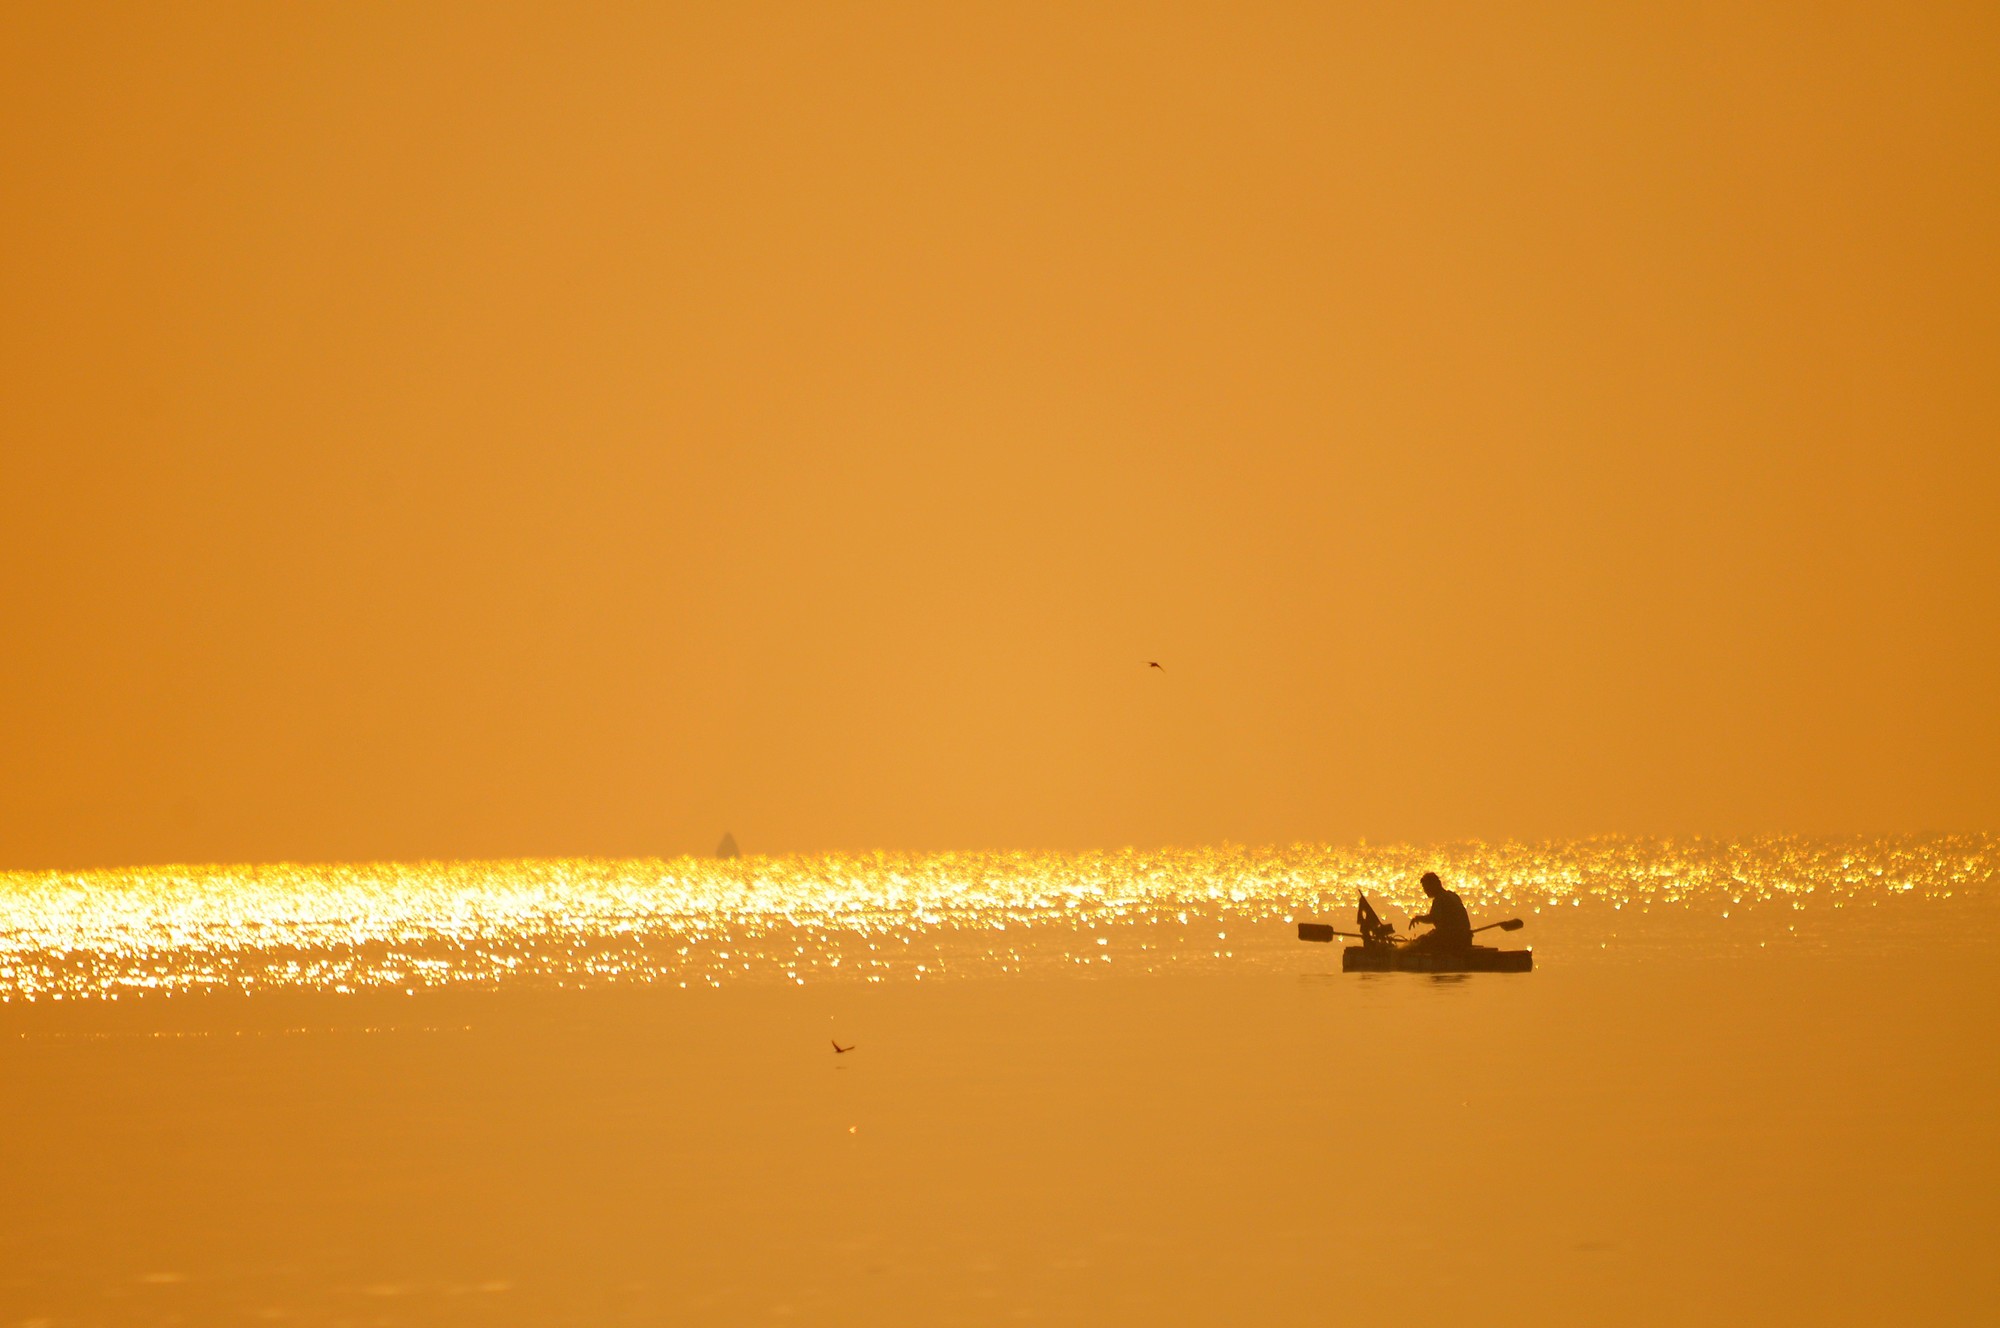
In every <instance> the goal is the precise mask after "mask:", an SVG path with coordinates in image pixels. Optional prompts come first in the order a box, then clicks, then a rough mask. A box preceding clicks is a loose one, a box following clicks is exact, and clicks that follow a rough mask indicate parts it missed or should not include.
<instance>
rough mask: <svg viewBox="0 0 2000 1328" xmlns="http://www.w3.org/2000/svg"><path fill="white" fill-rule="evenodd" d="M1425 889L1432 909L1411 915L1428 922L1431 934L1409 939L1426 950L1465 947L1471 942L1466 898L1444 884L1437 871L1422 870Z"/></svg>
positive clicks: (1414, 921) (1415, 922)
mask: <svg viewBox="0 0 2000 1328" xmlns="http://www.w3.org/2000/svg"><path fill="white" fill-rule="evenodd" d="M1423 887H1424V893H1425V894H1427V895H1429V896H1430V897H1431V911H1430V912H1428V913H1424V914H1421V915H1419V916H1417V917H1414V918H1411V919H1410V925H1411V926H1412V927H1414V926H1416V925H1417V924H1418V923H1419V922H1428V923H1430V924H1431V930H1430V934H1429V935H1427V936H1419V937H1417V939H1416V940H1414V941H1412V942H1410V944H1411V945H1415V946H1421V947H1422V948H1424V949H1426V950H1465V949H1469V948H1471V946H1472V919H1471V918H1470V917H1468V916H1466V912H1465V901H1464V900H1462V899H1460V898H1459V897H1458V896H1457V895H1455V894H1453V893H1452V892H1451V891H1449V890H1447V889H1445V888H1444V882H1443V881H1440V880H1439V879H1438V874H1437V873H1436V872H1425V873H1424V879H1423Z"/></svg>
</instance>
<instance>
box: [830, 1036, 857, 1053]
mask: <svg viewBox="0 0 2000 1328" xmlns="http://www.w3.org/2000/svg"><path fill="white" fill-rule="evenodd" d="M832 1041H833V1054H834V1055H836V1056H839V1055H842V1054H844V1053H846V1052H850V1051H853V1050H854V1046H853V1044H852V1043H850V1044H848V1045H847V1046H845V1047H843V1046H841V1045H840V1042H839V1040H838V1039H832Z"/></svg>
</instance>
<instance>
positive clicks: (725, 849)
mask: <svg viewBox="0 0 2000 1328" xmlns="http://www.w3.org/2000/svg"><path fill="white" fill-rule="evenodd" d="M715 856H716V857H718V858H740V857H742V856H743V850H742V849H740V848H738V847H736V836H735V835H732V834H730V833H729V832H728V831H727V830H724V831H723V832H722V842H721V843H720V844H718V845H716V848H715Z"/></svg>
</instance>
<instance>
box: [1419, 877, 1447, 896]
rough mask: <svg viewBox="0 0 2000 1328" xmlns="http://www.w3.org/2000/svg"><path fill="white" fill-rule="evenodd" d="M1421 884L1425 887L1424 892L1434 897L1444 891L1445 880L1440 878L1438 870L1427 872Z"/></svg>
mask: <svg viewBox="0 0 2000 1328" xmlns="http://www.w3.org/2000/svg"><path fill="white" fill-rule="evenodd" d="M1420 884H1421V885H1422V886H1423V887H1424V893H1425V894H1427V895H1429V896H1430V897H1431V898H1432V899H1436V898H1437V897H1438V896H1439V895H1441V894H1443V893H1444V882H1443V881H1440V880H1439V879H1438V874H1437V873H1436V872H1425V873H1424V876H1423V880H1422V881H1421V882H1420Z"/></svg>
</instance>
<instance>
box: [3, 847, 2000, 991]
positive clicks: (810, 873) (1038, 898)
mask: <svg viewBox="0 0 2000 1328" xmlns="http://www.w3.org/2000/svg"><path fill="white" fill-rule="evenodd" d="M1995 849H1996V840H1995V838H1994V837H1992V836H1985V835H1975V836H1958V837H1949V838H1928V839H1883V840H1869V841H1858V840H1857V841H1806V840H1796V839H1763V840H1754V841H1740V842H1728V841H1709V840H1688V841H1632V840H1614V839H1606V840H1588V841H1578V842H1569V843H1557V844H1494V845H1489V844H1480V843H1466V844H1457V845H1451V846H1446V847H1443V848H1424V849H1418V848H1412V847H1407V846H1393V847H1381V848H1375V847H1368V846H1361V847H1347V848H1333V847H1327V846H1320V845H1296V846H1292V847H1289V848H1272V849H1245V848H1236V847H1228V846H1225V847H1220V848H1199V849H1177V850H1156V851H1140V850H1124V851H1119V852H1107V853H1083V854H1055V853H945V854H931V855H897V854H867V855H850V856H842V855H819V856H800V857H782V858H746V859H734V860H729V861H713V860H704V859H678V860H671V861H667V860H659V859H632V860H623V861H613V860H593V859H566V860H550V861H521V862H440V863H405V864H371V865H358V866H357V865H339V866H302V865H277V866H255V867H243V866H238V867H154V868H141V869H131V870H122V871H95V872H76V873H59V872H47V873H11V874H0V999H4V1000H10V1001H11V1000H23V999H25V1000H37V999H47V998H53V999H58V1000H61V999H95V998H103V997H110V998H114V999H115V998H116V997H118V996H120V995H123V994H138V993H146V992H164V993H168V994H175V993H187V992H194V991H213V990H233V991H246V992H248V991H258V990H270V989H283V988H295V989H312V990H320V991H335V992H340V991H354V990H361V989H368V988H377V989H379V988H403V989H405V990H410V991H414V990H416V989H418V988H421V987H435V986H442V985H447V984H460V983H476V984H498V983H515V982H530V983H539V984H542V985H561V986H583V985H596V984H601V983H605V982H651V983H666V984H669V985H678V986H690V987H696V986H714V985H720V984H722V983H725V982H731V981H742V980H745V979H756V980H765V981H768V980H777V981H783V982H792V983H806V982H812V981H828V980H839V981H881V980H885V979H888V978H892V977H893V978H896V979H915V980H919V981H921V980H926V979H934V978H937V977H942V976H947V975H962V974H969V973H1008V972H1020V971H1024V970H1030V969H1038V970H1049V969H1058V970H1068V971H1076V970H1079V969H1088V970H1093V971H1095V970H1097V969H1098V968H1099V967H1100V966H1104V967H1109V966H1113V965H1124V966H1125V968H1126V969H1133V968H1137V969H1139V970H1142V971H1151V970H1157V969H1162V968H1167V967H1176V966H1189V965H1194V966H1200V965H1204V964H1207V965H1214V964H1220V963H1226V962H1235V961H1238V959H1239V956H1244V957H1247V956H1249V955H1251V954H1256V953H1263V954H1268V953H1271V952H1273V951H1275V950H1278V949H1280V948H1284V947H1289V946H1292V945H1293V941H1292V937H1291V934H1290V928H1289V926H1288V925H1287V924H1288V923H1289V922H1290V921H1291V920H1292V919H1293V918H1294V917H1300V918H1303V917H1309V916H1320V917H1328V918H1335V919H1338V918H1342V917H1345V916H1347V915H1348V914H1349V913H1350V912H1351V909H1352V906H1353V899H1354V893H1355V891H1357V890H1365V891H1367V892H1368V893H1369V894H1370V895H1371V897H1373V898H1374V899H1375V900H1376V901H1377V902H1378V903H1379V904H1384V905H1386V906H1387V907H1386V909H1385V912H1388V913H1391V914H1393V913H1394V912H1395V910H1396V909H1397V908H1399V907H1401V906H1403V905H1407V904H1411V903H1414V902H1415V901H1416V898H1417V895H1416V891H1415V887H1414V882H1415V879H1416V877H1417V875H1418V874H1419V873H1420V872H1422V871H1424V870H1426V869H1429V868H1436V869H1437V870H1439V871H1441V872H1443V873H1445V874H1446V876H1447V878H1448V879H1449V880H1450V881H1451V883H1452V884H1453V885H1454V886H1455V888H1458V889H1459V890H1460V891H1461V892H1462V893H1463V894H1464V895H1465V897H1466V898H1467V900H1468V902H1469V903H1472V904H1473V906H1474V909H1475V912H1476V913H1479V914H1481V915H1482V916H1484V917H1500V916H1504V915H1505V914H1506V913H1508V912H1517V911H1518V912H1522V913H1524V914H1527V915H1529V916H1531V917H1532V916H1533V915H1534V914H1538V913H1543V911H1544V910H1548V913H1547V914H1545V915H1544V921H1546V922H1554V923H1556V926H1557V928H1558V929H1559V928H1560V926H1561V925H1562V923H1561V922H1558V921H1557V919H1558V918H1559V917H1560V916H1561V915H1560V914H1559V913H1557V910H1561V911H1562V912H1563V913H1567V912H1568V911H1569V910H1571V909H1580V908H1583V907H1584V906H1586V905H1588V906H1589V907H1590V910H1591V912H1592V916H1593V918H1595V917H1596V915H1597V913H1598V912H1599V911H1608V913H1609V915H1610V917H1611V918H1613V919H1616V918H1617V917H1618V916H1619V915H1624V917H1625V918H1626V919H1630V918H1631V917H1632V915H1633V914H1635V913H1638V914H1644V913H1649V912H1655V911H1661V912H1678V913H1682V914H1686V915H1688V916H1697V915H1698V916H1700V917H1703V918H1706V919H1709V920H1712V921H1715V922H1726V921H1728V920H1729V919H1731V918H1732V916H1733V917H1734V918H1736V919H1737V920H1738V921H1742V920H1745V919H1748V918H1750V917H1751V916H1752V915H1753V914H1754V915H1755V916H1756V917H1757V919H1758V922H1757V927H1758V932H1757V934H1758V935H1759V936H1760V937H1761V936H1766V935H1768V936H1776V937H1783V936H1785V935H1787V934H1792V935H1796V934H1797V933H1798V932H1799V927H1800V921H1801V920H1803V919H1806V918H1808V917H1819V918H1824V917H1826V916H1827V915H1828V914H1829V913H1837V912H1838V911H1839V910H1842V909H1844V908H1848V907H1850V906H1856V905H1859V906H1863V907H1873V906H1875V905H1877V904H1880V903H1882V902H1884V901H1888V900H1894V899H1898V898H1912V899H1917V900H1932V901H1945V900H1951V899H1953V898H1954V897H1957V898H1959V899H1961V900H1962V899H1965V898H1968V897H1978V898H1979V899H1981V900H1987V899H1990V898H1991V896H1992V891H1991V890H1990V888H1989V887H1990V885H1991V883H1992V880H1993V877H1994V873H1995V868H1996V863H2000V857H1996V853H1995ZM1774 910H1775V916H1774ZM1792 915H1797V916H1796V917H1794V916H1792ZM1778 917H1785V918H1788V919H1789V920H1786V921H1782V922H1781V921H1778V920H1777V919H1778ZM1593 925H1595V926H1596V930H1597V931H1598V932H1602V933H1604V934H1605V935H1607V936H1612V937H1615V936H1616V935H1617V934H1618V932H1617V927H1616V924H1615V922H1614V923H1613V924H1612V925H1610V926H1608V927H1607V926H1606V925H1604V924H1603V923H1594V924H1593ZM1547 932H1548V929H1547V928H1544V934H1547ZM1528 939H1530V940H1533V939H1534V937H1532V936H1531V937H1529V938H1528ZM1608 943H1609V942H1608V941H1593V942H1592V944H1593V945H1601V944H1608ZM1757 943H1759V944H1761V943H1762V941H1759V942H1757Z"/></svg>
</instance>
